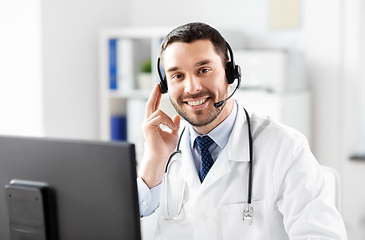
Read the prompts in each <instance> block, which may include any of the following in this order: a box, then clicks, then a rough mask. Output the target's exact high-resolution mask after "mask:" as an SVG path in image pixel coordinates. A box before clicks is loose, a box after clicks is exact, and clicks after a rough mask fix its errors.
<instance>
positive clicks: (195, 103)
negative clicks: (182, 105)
mask: <svg viewBox="0 0 365 240" xmlns="http://www.w3.org/2000/svg"><path fill="white" fill-rule="evenodd" d="M205 101H207V99H201V100H198V101H192V102H188V104H189V105H190V106H199V105H202V104H203V103H205Z"/></svg>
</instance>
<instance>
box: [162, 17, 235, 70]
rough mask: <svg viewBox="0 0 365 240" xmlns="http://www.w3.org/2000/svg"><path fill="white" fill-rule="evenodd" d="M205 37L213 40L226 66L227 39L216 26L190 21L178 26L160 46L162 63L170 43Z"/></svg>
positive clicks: (188, 41)
mask: <svg viewBox="0 0 365 240" xmlns="http://www.w3.org/2000/svg"><path fill="white" fill-rule="evenodd" d="M204 39H206V40H209V41H211V42H212V44H213V46H214V48H215V51H216V53H217V54H218V55H219V56H220V57H221V59H222V64H223V66H224V67H225V66H226V63H227V61H228V54H227V45H226V40H225V39H224V38H223V37H222V35H221V34H220V33H219V32H218V31H217V30H216V29H215V28H213V27H211V26H209V25H208V24H205V23H199V22H196V23H188V24H185V25H182V26H180V27H177V28H175V29H174V30H172V31H171V32H170V33H169V34H168V35H167V36H166V37H165V39H164V40H163V41H162V44H161V47H160V59H161V64H162V63H163V56H164V53H165V50H166V48H167V47H168V46H169V45H170V44H172V43H174V42H184V43H191V42H193V41H196V40H204ZM162 65H163V64H162Z"/></svg>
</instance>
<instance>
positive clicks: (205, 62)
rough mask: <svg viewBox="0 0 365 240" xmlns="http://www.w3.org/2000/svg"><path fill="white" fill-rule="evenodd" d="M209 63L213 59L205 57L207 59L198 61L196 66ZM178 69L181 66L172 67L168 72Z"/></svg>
mask: <svg viewBox="0 0 365 240" xmlns="http://www.w3.org/2000/svg"><path fill="white" fill-rule="evenodd" d="M209 63H211V60H209V59H205V60H202V61H200V62H197V63H196V64H195V67H200V66H204V65H206V64H209ZM178 70H180V68H179V67H171V68H169V69H167V70H166V72H175V71H178Z"/></svg>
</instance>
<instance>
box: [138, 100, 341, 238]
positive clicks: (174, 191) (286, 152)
mask: <svg viewBox="0 0 365 240" xmlns="http://www.w3.org/2000/svg"><path fill="white" fill-rule="evenodd" d="M251 127H252V135H253V152H254V164H253V190H252V206H253V222H252V225H249V224H248V222H247V221H245V222H244V221H243V220H242V218H243V211H244V210H245V209H246V206H247V204H246V202H247V188H248V186H247V182H248V169H249V164H248V163H249V150H248V129H247V122H246V117H245V115H244V111H243V109H242V108H240V107H239V110H238V114H237V119H236V122H235V125H234V127H233V130H232V134H231V136H230V138H229V140H228V143H227V146H226V147H225V148H224V149H223V151H222V153H221V154H220V156H219V158H218V159H217V160H216V162H215V163H214V165H213V166H212V168H211V170H210V171H209V173H208V175H207V176H206V178H205V180H204V182H203V183H200V180H199V177H198V173H197V169H196V166H195V163H194V160H193V158H192V154H191V152H190V148H189V134H188V131H185V133H184V134H183V135H182V139H181V145H180V149H181V151H182V154H176V155H174V157H173V159H174V160H176V161H175V162H173V163H171V166H170V170H169V174H168V175H167V176H165V177H167V178H168V181H167V183H168V185H167V186H166V185H165V184H164V183H166V181H165V180H164V182H163V183H162V184H163V187H162V189H161V199H160V206H159V207H158V208H157V210H156V211H155V212H154V213H153V214H152V215H150V216H148V217H143V218H141V230H142V239H143V240H147V239H171V240H179V239H181V240H193V239H199V240H206V239H209V240H215V239H227V240H235V239H250V240H269V239H273V240H285V239H296V240H297V239H347V237H346V231H345V227H344V224H343V220H342V218H341V216H340V214H339V212H338V211H337V210H336V208H335V206H334V205H333V204H332V203H331V200H329V199H328V198H327V192H326V188H325V183H324V179H323V176H322V172H321V169H320V166H319V164H318V163H317V161H316V159H315V158H314V156H313V155H312V153H311V151H310V149H309V147H308V143H307V140H306V139H305V137H304V136H303V135H302V134H300V133H299V132H297V131H296V130H294V129H291V128H288V127H286V126H283V125H281V124H278V123H277V122H275V121H272V120H271V119H270V118H264V117H261V116H258V115H256V114H251ZM183 185H185V191H184V205H183V208H182V211H181V214H180V216H179V218H178V219H177V220H166V217H167V209H166V208H167V206H166V201H165V188H168V196H167V199H168V207H169V212H170V215H171V216H172V217H174V216H175V215H176V213H177V210H178V208H179V205H180V202H181V197H182V194H183Z"/></svg>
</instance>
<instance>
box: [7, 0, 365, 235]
mask: <svg viewBox="0 0 365 240" xmlns="http://www.w3.org/2000/svg"><path fill="white" fill-rule="evenodd" d="M364 16H365V2H364V1H361V0H321V1H313V0H255V1H251V0H225V1H218V0H209V1H208V0H185V1H181V2H178V1H175V0H154V1H151V0H133V1H131V0H72V1H71V0H63V1H56V0H12V1H9V0H0V134H10V135H27V136H46V137H55V138H72V139H86V140H111V139H118V138H120V139H122V138H126V139H128V140H130V141H135V142H136V144H138V146H140V148H139V149H137V150H138V151H139V152H141V151H142V146H141V143H140V142H139V141H141V140H140V138H141V135H140V134H141V132H140V128H139V124H140V121H141V118H143V115H144V103H145V101H146V99H147V97H148V93H149V89H150V87H151V85H152V84H151V82H156V79H157V78H156V76H157V75H156V71H155V69H156V67H155V59H156V57H157V51H158V46H159V43H160V41H161V38H163V37H164V36H165V35H166V34H167V33H168V31H169V30H171V29H172V28H174V27H177V26H179V25H182V24H185V23H187V22H194V21H200V22H205V23H208V24H209V25H211V26H213V27H215V28H217V29H218V30H219V31H220V32H221V33H222V35H223V36H224V37H225V38H226V40H227V41H228V42H229V43H230V44H231V46H232V48H233V50H234V53H235V57H236V63H238V64H240V65H241V67H242V69H243V81H242V84H243V86H242V87H241V89H240V91H239V92H238V93H237V94H236V96H235V97H236V98H238V99H239V100H240V101H241V102H242V105H244V106H246V107H247V106H248V108H252V110H253V111H255V109H256V110H258V111H262V112H263V113H265V111H267V112H266V113H267V114H270V115H273V117H274V118H277V119H278V120H280V121H282V122H284V123H286V124H288V125H289V126H292V127H295V128H297V129H298V130H300V131H301V132H303V133H304V134H305V135H306V136H307V138H308V140H309V143H310V146H311V149H312V151H313V153H314V155H315V156H316V158H317V160H318V161H319V163H320V164H322V165H327V166H330V167H333V168H335V169H336V170H337V171H338V172H339V174H340V177H341V213H342V216H343V218H344V220H345V224H346V228H347V231H348V235H349V239H351V240H360V239H365V188H363V187H361V183H362V182H365V174H364V173H365V161H364V160H365V158H364V156H365V97H364V93H365V64H364V63H365V46H364V42H365V41H364V40H365V19H364ZM120 52H122V53H120ZM113 59H114V60H116V59H118V64H119V65H120V64H121V63H124V64H123V67H121V68H122V69H120V68H118V64H117V63H116V62H113ZM125 59H127V60H125ZM129 59H130V61H129ZM148 61H150V63H149V64H150V65H152V70H151V69H150V70H146V71H147V72H148V71H149V72H152V73H150V74H151V75H152V80H144V78H143V79H142V77H140V73H141V72H143V71H144V70H142V65H144V64H145V63H146V62H147V63H146V64H147V65H148ZM126 66H127V67H126ZM115 68H116V69H118V71H120V72H126V73H127V75H128V74H130V75H131V76H127V77H124V78H123V79H122V80H123V81H124V82H123V81H121V80H120V79H118V77H120V76H119V75H118V74H119V73H118V74H116V73H115ZM125 68H127V69H125ZM128 68H129V70H128ZM147 68H148V67H147ZM150 68H151V67H150ZM113 74H114V77H116V80H115V79H114V80H115V81H116V82H114V85H113V82H112V81H113V79H112V78H113ZM126 79H127V81H125V80H126ZM128 79H129V80H130V81H132V82H128V81H129V80H128ZM115 84H116V85H115ZM166 102H168V101H166ZM166 109H167V110H166V111H170V110H171V109H170V107H169V106H168V103H166ZM123 124H124V125H123ZM120 127H122V128H123V127H124V128H125V129H124V130H123V131H124V132H123V131H122V132H121V133H120V132H119V133H118V134H119V135H118V134H117V135H118V136H114V135H113V130H115V128H120ZM130 129H134V132H130V131H131V130H130ZM142 141H143V140H142ZM142 145H143V144H142ZM138 146H137V147H138ZM137 154H140V153H137Z"/></svg>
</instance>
